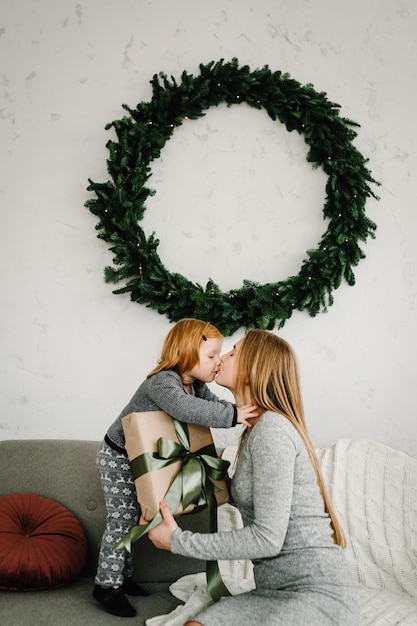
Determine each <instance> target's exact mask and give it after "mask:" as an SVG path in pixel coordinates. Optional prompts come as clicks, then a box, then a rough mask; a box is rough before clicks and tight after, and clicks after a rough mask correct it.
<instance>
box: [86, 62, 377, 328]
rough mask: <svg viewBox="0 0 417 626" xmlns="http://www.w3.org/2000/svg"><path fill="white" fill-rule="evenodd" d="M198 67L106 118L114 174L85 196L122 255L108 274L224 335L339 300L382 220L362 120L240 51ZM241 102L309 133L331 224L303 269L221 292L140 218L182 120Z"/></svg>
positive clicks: (137, 297) (139, 295) (156, 79)
mask: <svg viewBox="0 0 417 626" xmlns="http://www.w3.org/2000/svg"><path fill="white" fill-rule="evenodd" d="M199 70H200V71H199V73H198V74H196V75H192V74H189V73H187V72H186V71H184V72H183V73H182V75H181V81H177V80H176V79H175V78H174V77H171V78H170V79H169V78H168V77H167V75H166V74H164V73H162V72H161V73H160V74H155V75H154V76H153V78H152V80H151V85H152V99H151V100H150V101H149V102H140V103H139V104H138V105H137V106H136V108H135V109H131V108H130V107H129V106H127V105H125V104H124V105H122V106H123V108H124V109H125V111H127V113H128V115H125V116H124V117H123V118H122V119H120V120H115V121H113V122H111V123H109V124H107V125H106V129H110V128H113V129H114V131H115V132H116V135H117V140H116V141H114V140H109V141H108V142H107V149H108V151H109V156H108V159H107V169H108V173H109V176H110V180H108V181H106V182H102V183H97V182H94V181H92V180H91V179H89V185H88V190H89V191H91V192H93V193H94V197H93V198H90V199H89V200H87V202H86V207H87V208H88V209H89V210H90V211H91V212H92V213H93V214H94V215H96V216H97V217H98V223H97V226H96V228H97V231H98V235H97V236H98V238H99V239H103V240H104V241H105V242H106V243H107V244H108V245H109V248H110V250H111V252H112V253H113V266H110V267H106V268H105V270H104V273H105V280H106V282H110V283H114V284H116V283H122V286H121V287H120V288H118V289H116V290H115V291H114V293H115V294H123V293H130V298H131V299H132V300H133V301H135V302H138V303H140V304H145V305H146V306H148V307H151V308H153V309H155V310H157V311H158V312H159V313H161V314H164V315H166V316H167V317H168V319H169V320H170V321H172V322H176V321H178V320H180V319H182V318H184V317H196V318H199V319H203V320H208V321H210V322H212V323H213V324H215V325H216V326H217V327H218V328H219V329H220V330H221V331H222V332H223V334H224V335H231V334H233V333H234V332H236V331H237V330H238V329H239V328H241V327H247V328H248V327H257V328H264V329H272V328H274V326H275V325H278V326H279V327H282V326H283V325H284V324H285V322H286V320H287V319H289V318H290V317H291V315H292V313H293V311H294V310H295V309H298V310H300V311H307V312H308V313H309V314H310V315H311V316H312V317H314V316H315V315H317V314H318V313H320V312H323V311H326V310H327V308H328V307H329V306H331V305H332V304H333V291H334V290H335V289H337V288H338V287H339V286H340V284H341V282H342V280H343V279H345V280H346V282H347V283H348V284H349V285H354V284H355V276H354V273H353V269H352V268H353V267H354V266H356V265H357V264H358V263H359V261H360V260H361V259H363V258H365V254H364V252H363V250H362V249H361V247H360V245H359V244H360V242H366V240H367V239H368V237H371V238H374V237H375V230H376V225H375V224H374V222H372V221H371V220H370V219H368V217H367V216H366V214H365V204H366V201H367V199H368V198H369V197H373V198H375V199H377V196H376V195H375V193H374V191H373V189H372V187H373V185H375V186H377V185H378V184H379V183H378V182H377V181H376V180H374V178H373V177H372V175H371V172H370V171H369V169H368V167H367V159H365V158H364V157H363V156H362V154H361V153H360V152H359V151H358V150H357V148H356V147H355V146H354V145H353V143H352V142H353V140H354V138H355V137H356V135H357V133H356V131H355V130H354V128H355V127H358V124H357V123H355V122H353V121H351V120H348V119H345V118H343V117H341V115H340V113H339V109H340V106H339V105H338V104H335V103H333V102H330V101H329V100H328V99H327V96H326V94H325V93H318V92H316V91H315V90H314V88H313V86H312V85H301V84H300V83H298V82H297V81H296V80H294V79H293V78H291V77H290V76H289V75H288V74H283V73H282V72H280V71H272V70H270V69H269V67H268V66H264V67H263V68H260V69H256V70H254V71H251V70H250V68H249V67H248V66H247V65H244V66H239V63H238V61H237V59H233V60H232V61H230V62H224V60H223V59H221V60H219V61H216V62H214V61H212V62H211V63H208V64H207V65H200V66H199ZM242 102H245V103H246V104H247V105H249V106H251V107H254V108H257V109H265V110H266V112H267V113H268V115H269V116H270V118H271V119H272V120H274V121H279V122H280V123H282V124H284V125H285V127H286V128H287V130H288V131H289V132H292V131H296V132H298V133H299V134H301V135H302V136H303V138H304V141H305V143H306V145H307V147H308V152H307V157H306V158H307V161H308V162H309V163H311V164H312V166H313V167H314V168H317V167H321V168H322V169H323V171H324V172H325V174H326V175H327V183H326V198H325V202H324V206H323V207H322V212H323V216H324V218H325V219H326V220H327V229H326V231H325V232H324V234H323V235H322V237H321V239H320V241H319V243H318V244H317V247H316V248H315V249H311V250H307V252H306V256H305V259H304V261H303V262H302V265H301V268H300V271H299V273H298V274H297V275H295V276H289V277H288V278H286V279H282V278H280V279H277V282H273V283H266V284H263V285H260V284H258V283H255V282H253V281H249V280H244V281H243V285H242V286H241V287H240V288H236V289H232V290H230V291H228V292H222V291H221V290H220V288H219V287H218V285H217V284H216V283H215V282H214V281H213V280H211V279H209V280H208V282H207V284H206V286H205V287H203V286H202V285H200V284H197V283H193V282H191V281H190V280H188V279H187V278H186V277H184V276H182V275H181V274H179V273H173V272H171V271H170V270H169V269H168V268H167V267H165V265H164V264H163V263H162V261H161V259H160V257H159V255H158V252H157V248H158V244H159V241H158V239H157V238H156V237H155V233H153V234H152V235H150V236H149V237H147V236H146V235H145V233H144V231H143V229H142V228H141V226H140V222H141V220H142V219H143V216H144V212H145V209H146V201H147V199H148V198H149V196H152V195H154V193H155V191H154V190H153V189H151V188H150V187H148V181H149V179H150V177H151V164H152V162H153V161H154V160H156V159H158V158H159V157H160V154H161V150H162V149H163V147H164V145H165V144H166V142H167V141H168V140H169V139H170V137H171V136H172V134H173V132H174V131H175V128H177V127H179V126H181V124H183V123H184V122H189V121H191V120H195V119H198V118H200V117H202V116H204V115H205V113H206V111H207V110H208V109H209V108H210V107H213V106H218V105H219V104H226V105H227V106H229V107H231V106H239V105H240V104H241V103H242ZM277 273H278V270H277Z"/></svg>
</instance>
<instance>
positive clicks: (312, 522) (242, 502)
mask: <svg viewBox="0 0 417 626" xmlns="http://www.w3.org/2000/svg"><path fill="white" fill-rule="evenodd" d="M231 494H232V497H233V500H234V504H235V505H236V506H237V508H238V509H239V511H240V513H241V514H242V518H243V524H244V527H243V528H241V529H239V530H234V531H230V532H223V533H216V534H199V533H191V532H190V531H182V530H181V529H177V530H176V531H175V532H174V534H173V536H172V540H171V551H172V552H174V553H175V554H182V555H184V556H192V557H196V558H200V559H207V560H216V559H251V560H252V562H253V565H254V577H255V583H256V589H254V590H253V591H251V592H249V593H244V594H242V595H239V596H234V597H230V598H224V599H222V600H220V602H217V603H215V604H212V605H210V606H209V607H207V608H206V609H204V610H203V611H201V612H200V613H199V614H198V615H197V616H195V619H196V620H197V621H199V622H201V623H202V624H203V626H228V625H232V626H234V625H236V626H253V625H254V624H256V623H259V624H261V625H262V626H273V625H280V624H282V625H284V624H285V626H290V625H296V626H304V625H308V626H315V625H317V626H330V625H331V626H357V624H359V612H358V606H357V601H356V593H355V588H354V584H353V581H352V579H351V576H350V572H349V569H348V564H347V561H346V559H345V556H344V553H343V550H342V549H341V548H340V547H339V546H336V545H335V544H334V543H333V539H332V533H331V528H330V525H329V517H328V516H327V514H326V513H325V511H324V504H323V499H322V496H321V493H320V489H319V487H318V484H317V479H316V474H315V471H314V469H313V466H312V464H311V461H310V458H309V456H308V452H307V450H306V447H305V444H304V442H303V441H302V439H301V437H300V435H299V434H298V433H297V431H296V430H295V428H294V427H293V426H292V424H291V423H290V422H289V421H288V420H287V419H286V418H285V417H283V416H281V415H278V414H276V413H271V412H267V413H265V414H264V415H263V416H262V417H261V418H260V419H259V421H258V422H257V424H256V425H255V426H254V427H253V428H252V430H251V431H249V432H248V434H247V436H246V438H245V441H244V443H243V446H242V449H241V452H240V455H239V458H238V462H237V466H236V472H235V475H234V478H233V481H232V486H231Z"/></svg>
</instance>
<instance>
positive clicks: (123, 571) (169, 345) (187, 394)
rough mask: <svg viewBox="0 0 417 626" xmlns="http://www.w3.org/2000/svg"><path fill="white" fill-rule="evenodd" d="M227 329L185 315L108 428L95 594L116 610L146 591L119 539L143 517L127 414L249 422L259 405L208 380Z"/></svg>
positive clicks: (124, 610)
mask: <svg viewBox="0 0 417 626" xmlns="http://www.w3.org/2000/svg"><path fill="white" fill-rule="evenodd" d="M222 343H223V337H222V335H221V333H220V332H219V331H218V330H217V328H215V327H214V326H212V325H211V324H208V323H206V322H202V321H200V320H195V319H184V320H181V321H180V322H178V323H177V324H175V326H173V328H172V329H171V330H170V332H169V333H168V335H167V337H166V339H165V342H164V345H163V347H162V353H161V359H160V362H159V365H157V367H155V369H153V370H152V372H151V373H150V374H148V377H147V379H146V380H145V381H144V382H143V383H142V384H141V385H140V387H139V389H138V390H137V391H136V393H135V395H134V396H133V398H132V399H131V400H130V402H129V403H128V405H127V406H126V407H125V408H124V409H123V411H122V412H121V414H120V415H119V417H118V418H117V419H116V420H115V421H114V422H113V424H112V425H111V426H110V428H109V429H108V431H107V433H106V435H105V437H104V441H103V442H102V444H101V446H100V448H99V450H98V454H97V465H98V469H99V473H100V478H101V482H102V486H103V491H104V497H105V502H106V508H107V525H106V529H105V531H104V534H103V539H102V543H101V548H100V554H99V561H98V568H97V574H96V577H95V586H94V590H93V596H94V598H95V599H96V600H97V601H98V602H100V603H101V604H102V605H103V606H104V607H105V609H106V610H107V611H108V612H109V613H112V614H113V615H119V616H120V617H133V616H134V615H136V611H135V609H134V607H133V606H132V604H131V603H130V602H129V600H128V599H127V597H126V594H127V595H145V594H144V592H143V591H142V589H141V588H140V587H139V586H138V585H137V584H136V583H135V582H134V581H133V579H132V559H131V556H130V554H128V553H127V552H126V551H125V550H114V546H115V545H116V543H117V542H118V541H119V540H120V539H121V538H122V537H123V536H124V535H125V534H126V533H127V532H128V531H129V530H130V528H131V527H132V526H133V525H134V524H137V523H138V520H139V516H140V510H139V505H138V502H137V496H136V489H135V484H134V478H133V475H132V472H131V469H130V464H129V460H128V458H127V454H126V449H125V440H124V433H123V427H122V423H121V419H122V417H125V416H126V415H129V414H130V413H133V412H142V411H158V410H162V411H165V412H166V413H168V414H169V415H171V416H172V417H174V418H175V419H177V420H180V421H182V422H189V423H192V424H203V425H204V426H210V427H211V428H229V427H230V426H235V425H236V424H237V423H239V424H245V425H246V426H248V425H249V422H247V421H246V420H247V419H248V418H250V417H253V416H254V415H255V414H256V412H255V407H252V406H242V407H241V408H239V409H237V407H236V406H235V405H234V404H231V403H230V402H227V401H226V400H220V399H219V398H218V397H217V396H215V395H214V394H213V393H212V392H211V391H210V390H209V388H208V387H207V385H206V384H205V383H208V382H212V381H213V380H214V378H215V376H216V374H217V372H218V370H219V365H220V350H221V347H222Z"/></svg>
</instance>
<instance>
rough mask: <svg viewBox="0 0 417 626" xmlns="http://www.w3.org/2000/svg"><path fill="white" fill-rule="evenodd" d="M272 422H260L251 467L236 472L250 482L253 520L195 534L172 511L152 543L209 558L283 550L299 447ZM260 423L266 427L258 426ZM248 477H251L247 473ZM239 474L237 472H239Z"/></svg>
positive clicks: (254, 436)
mask: <svg viewBox="0 0 417 626" xmlns="http://www.w3.org/2000/svg"><path fill="white" fill-rule="evenodd" d="M270 415H271V416H272V420H270V419H268V420H267V422H266V421H265V420H260V421H259V422H258V424H257V425H256V426H255V427H254V429H253V432H252V433H251V435H250V436H249V437H250V439H251V441H249V440H248V441H247V445H248V452H249V453H250V455H251V459H250V460H251V463H250V464H249V465H250V467H249V466H248V467H243V468H242V463H241V464H240V467H239V468H238V470H237V472H236V474H237V473H238V472H239V473H242V472H243V474H244V476H243V477H242V476H240V477H239V481H242V478H244V479H245V480H246V478H247V480H249V481H251V485H250V486H249V485H248V488H250V490H251V491H252V493H253V508H251V510H249V511H247V512H246V513H247V514H249V515H250V514H251V515H253V520H252V521H251V522H250V523H249V524H247V525H246V526H245V527H244V528H242V529H238V530H233V531H229V532H222V533H208V534H202V533H192V532H190V531H182V530H181V529H180V528H178V526H177V524H176V522H175V520H173V522H174V523H172V519H171V516H169V515H167V516H166V518H165V520H164V522H163V523H161V524H160V525H159V526H157V527H156V528H155V529H153V530H152V531H151V532H150V533H149V538H150V539H151V541H153V542H154V543H155V545H158V543H160V547H165V549H170V550H171V551H172V552H174V553H175V554H182V555H183V556H190V557H195V558H200V559H206V560H215V559H252V560H253V559H259V558H268V557H274V556H276V555H277V554H279V552H280V550H281V548H282V544H283V542H284V539H285V535H286V532H287V528H288V521H289V516H290V511H291V503H292V491H293V474H294V464H295V456H296V449H295V446H294V443H293V442H292V441H291V439H290V438H289V437H288V436H287V435H286V434H285V433H282V431H281V430H280V429H279V428H278V429H277V428H276V427H275V424H274V423H273V421H274V417H273V415H272V414H270ZM259 427H261V428H259ZM246 475H247V476H246ZM235 477H236V478H237V476H236V475H235Z"/></svg>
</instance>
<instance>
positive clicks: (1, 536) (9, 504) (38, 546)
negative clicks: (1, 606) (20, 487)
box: [0, 493, 87, 591]
mask: <svg viewBox="0 0 417 626" xmlns="http://www.w3.org/2000/svg"><path fill="white" fill-rule="evenodd" d="M86 557H87V540H86V537H85V534H84V530H83V528H82V526H81V524H80V523H79V521H78V520H77V518H76V517H75V516H74V515H73V513H71V511H69V510H68V509H67V508H66V507H65V506H63V505H62V504H59V503H58V502H55V500H51V499H50V498H44V497H43V496H38V495H36V494H33V493H19V494H11V495H8V496H0V589H7V590H12V591H24V590H35V589H50V588H53V587H61V586H62V585H65V584H66V583H68V582H70V581H71V580H72V579H73V578H75V577H76V576H78V574H80V573H81V571H82V570H83V568H84V566H85V562H86Z"/></svg>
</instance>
